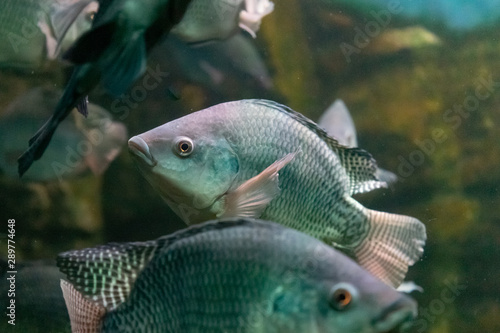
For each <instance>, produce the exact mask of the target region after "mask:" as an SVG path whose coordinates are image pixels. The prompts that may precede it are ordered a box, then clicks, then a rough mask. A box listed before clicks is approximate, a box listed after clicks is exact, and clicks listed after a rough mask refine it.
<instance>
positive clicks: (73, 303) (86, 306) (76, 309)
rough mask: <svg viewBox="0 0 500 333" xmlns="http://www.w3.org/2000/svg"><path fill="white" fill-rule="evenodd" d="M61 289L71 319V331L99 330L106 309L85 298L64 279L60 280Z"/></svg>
mask: <svg viewBox="0 0 500 333" xmlns="http://www.w3.org/2000/svg"><path fill="white" fill-rule="evenodd" d="M61 289H62V292H63V297H64V301H65V302H66V308H67V309H68V314H69V319H70V321H71V331H72V332H100V331H101V326H102V320H103V317H104V315H105V314H106V309H105V308H104V307H103V306H101V305H99V304H96V303H92V302H91V301H89V300H87V299H85V298H84V297H83V296H82V294H81V293H80V292H79V291H78V290H76V289H75V287H73V285H72V284H71V283H69V282H67V281H65V280H61Z"/></svg>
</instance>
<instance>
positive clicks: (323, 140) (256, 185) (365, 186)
mask: <svg viewBox="0 0 500 333" xmlns="http://www.w3.org/2000/svg"><path fill="white" fill-rule="evenodd" d="M129 150H130V152H131V153H132V155H133V156H134V157H135V160H136V161H137V165H138V167H139V170H140V171H141V172H142V174H143V175H144V177H145V178H146V179H147V180H148V182H149V183H150V184H151V185H152V186H153V187H154V188H155V189H156V190H157V191H158V192H159V193H160V195H161V196H162V198H163V199H164V200H165V201H166V203H167V204H168V205H169V206H170V208H171V209H172V210H173V211H174V212H175V213H176V214H178V215H179V217H181V218H182V219H183V221H184V222H186V223H187V224H188V225H191V224H196V223H200V222H203V221H206V220H209V219H214V218H221V217H254V218H262V219H265V220H269V221H275V222H277V223H280V224H283V225H285V226H287V227H291V228H295V229H297V230H299V231H302V232H305V233H308V234H310V235H312V236H314V237H316V238H318V239H321V240H323V241H324V242H325V243H327V244H330V245H332V246H334V247H337V248H339V249H341V250H342V251H344V252H346V253H347V254H349V255H350V256H352V257H353V258H355V260H356V261H358V262H359V263H360V264H361V266H363V267H364V268H365V269H367V270H368V271H369V272H371V273H372V274H374V275H376V276H377V277H379V278H380V279H381V280H383V281H384V282H386V283H388V284H390V285H392V286H395V287H396V286H398V285H399V284H400V283H401V282H402V281H403V278H404V276H405V275H406V272H407V270H408V266H409V265H413V264H414V263H415V262H416V261H417V260H418V259H419V258H420V257H421V255H422V253H423V245H424V243H425V240H426V231H425V226H424V225H423V224H422V223H421V222H420V221H419V220H417V219H415V218H413V217H409V216H403V215H396V214H389V213H385V212H378V211H374V210H370V209H367V208H365V207H363V206H362V205H361V204H360V203H358V202H357V201H356V200H355V199H353V198H352V195H354V194H356V193H363V192H367V191H371V190H373V189H377V188H380V187H385V186H387V184H386V183H385V182H383V181H380V180H378V178H377V176H376V170H377V165H376V162H375V161H374V160H373V158H372V157H371V155H370V154H369V153H367V152H366V151H364V150H362V149H360V148H347V147H344V146H342V145H339V143H338V142H337V141H335V140H334V139H332V138H331V137H330V136H328V135H327V133H326V132H324V131H323V130H322V129H321V128H319V127H318V126H317V125H316V124H315V123H314V122H312V121H311V120H309V119H307V118H306V117H304V116H303V115H301V114H299V113H297V112H295V111H293V110H291V109H289V108H287V107H286V106H283V105H281V104H278V103H275V102H272V101H266V100H242V101H235V102H229V103H222V104H218V105H215V106H213V107H210V108H208V109H204V110H201V111H198V112H195V113H192V114H189V115H187V116H185V117H182V118H179V119H176V120H174V121H171V122H168V123H166V124H164V125H162V126H159V127H157V128H154V129H152V130H150V131H148V132H145V133H142V134H140V135H137V136H134V137H132V138H131V139H130V140H129Z"/></svg>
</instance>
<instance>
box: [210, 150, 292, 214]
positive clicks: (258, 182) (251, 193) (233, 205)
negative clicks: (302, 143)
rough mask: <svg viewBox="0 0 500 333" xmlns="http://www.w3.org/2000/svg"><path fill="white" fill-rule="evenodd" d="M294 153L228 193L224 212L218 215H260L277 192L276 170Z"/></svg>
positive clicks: (290, 158)
mask: <svg viewBox="0 0 500 333" xmlns="http://www.w3.org/2000/svg"><path fill="white" fill-rule="evenodd" d="M295 154H296V153H290V154H288V155H286V156H285V157H283V158H282V159H280V160H278V161H276V162H274V163H273V164H271V165H270V166H268V167H267V168H266V169H265V170H264V171H262V172H261V173H260V174H258V175H257V176H255V177H253V178H250V179H249V180H247V181H246V182H244V183H243V184H241V185H240V186H239V187H238V188H237V189H236V190H234V191H232V192H230V193H228V194H227V196H226V199H225V209H224V212H223V213H222V214H221V215H220V216H218V217H254V218H257V217H260V215H261V214H262V212H263V211H264V209H265V208H266V206H267V205H268V204H269V202H270V201H271V200H272V199H273V198H274V197H276V196H277V195H278V194H279V179H278V172H279V171H280V170H281V169H283V168H284V167H285V165H287V164H288V163H290V162H291V161H292V160H293V158H294V157H295Z"/></svg>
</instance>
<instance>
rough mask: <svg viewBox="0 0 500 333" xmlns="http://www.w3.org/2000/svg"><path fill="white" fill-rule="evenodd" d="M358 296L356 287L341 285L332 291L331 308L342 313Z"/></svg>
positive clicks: (334, 287)
mask: <svg viewBox="0 0 500 333" xmlns="http://www.w3.org/2000/svg"><path fill="white" fill-rule="evenodd" d="M356 295H357V292H356V289H355V288H354V286H352V285H350V284H348V283H339V284H337V285H335V286H333V288H332V289H331V290H330V299H329V303H330V306H331V307H332V308H333V309H335V310H337V311H342V310H344V309H346V308H347V307H348V306H349V305H350V304H351V303H352V302H353V300H354V299H355V298H356Z"/></svg>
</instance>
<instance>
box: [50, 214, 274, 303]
mask: <svg viewBox="0 0 500 333" xmlns="http://www.w3.org/2000/svg"><path fill="white" fill-rule="evenodd" d="M243 225H252V227H257V226H258V227H261V228H281V226H278V225H274V224H270V223H259V222H258V221H256V220H253V219H235V218H232V219H221V220H217V221H211V222H206V223H203V224H200V225H194V226H191V227H189V228H187V229H184V230H180V231H178V232H175V233H173V234H170V235H167V236H163V237H160V238H158V239H157V240H154V241H148V242H135V243H111V244H107V245H102V246H98V247H95V248H88V249H83V250H76V251H69V252H64V253H61V254H59V256H58V257H57V266H58V267H59V270H60V271H61V272H62V273H64V274H66V277H67V279H68V280H69V282H70V283H71V284H72V285H73V287H74V289H76V290H77V291H78V292H79V293H81V295H82V296H83V297H84V298H86V299H87V300H89V301H92V302H93V303H94V304H97V305H99V306H100V307H103V308H105V309H106V310H108V311H112V310H114V309H116V308H117V307H118V306H119V305H120V304H122V303H123V302H124V301H125V300H126V299H127V297H128V296H129V294H130V291H131V290H132V288H133V285H134V282H135V281H136V279H137V277H138V275H139V274H140V273H141V271H142V270H143V269H144V267H145V266H146V265H147V264H148V263H149V262H150V261H151V259H152V258H153V257H154V256H155V255H156V254H157V253H159V252H160V251H164V250H165V249H166V248H168V247H169V246H170V245H171V244H173V243H175V242H177V241H179V240H181V239H185V238H189V237H192V236H195V235H197V234H199V233H203V232H207V231H210V230H219V229H225V228H231V227H237V226H243Z"/></svg>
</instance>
